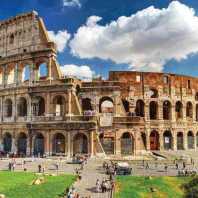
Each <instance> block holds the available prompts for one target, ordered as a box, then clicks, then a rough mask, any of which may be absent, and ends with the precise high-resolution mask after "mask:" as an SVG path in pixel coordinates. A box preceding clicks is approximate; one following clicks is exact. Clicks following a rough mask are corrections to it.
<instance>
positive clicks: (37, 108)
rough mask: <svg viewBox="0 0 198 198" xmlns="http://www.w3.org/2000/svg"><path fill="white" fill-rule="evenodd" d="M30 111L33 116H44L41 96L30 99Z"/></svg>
mask: <svg viewBox="0 0 198 198" xmlns="http://www.w3.org/2000/svg"><path fill="white" fill-rule="evenodd" d="M32 110H33V115H35V116H44V115H45V99H44V98H43V97H41V96H35V97H33V98H32Z"/></svg>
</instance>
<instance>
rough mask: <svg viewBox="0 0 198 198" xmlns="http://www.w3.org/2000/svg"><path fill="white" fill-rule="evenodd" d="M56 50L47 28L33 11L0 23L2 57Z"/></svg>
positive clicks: (0, 51) (0, 54)
mask: <svg viewBox="0 0 198 198" xmlns="http://www.w3.org/2000/svg"><path fill="white" fill-rule="evenodd" d="M46 48H52V49H53V48H54V49H55V45H54V43H53V42H51V41H50V40H49V38H48V35H47V31H46V28H45V26H44V23H43V21H42V19H41V18H39V17H38V14H37V13H36V12H35V11H33V12H30V13H26V14H21V15H18V16H16V17H13V18H10V19H8V20H5V21H1V22H0V57H1V58H4V57H9V56H12V55H18V54H22V53H28V52H35V51H41V50H44V49H46Z"/></svg>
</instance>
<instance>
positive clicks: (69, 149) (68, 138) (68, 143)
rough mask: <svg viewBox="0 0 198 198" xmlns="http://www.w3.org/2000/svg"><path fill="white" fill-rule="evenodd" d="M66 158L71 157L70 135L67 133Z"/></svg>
mask: <svg viewBox="0 0 198 198" xmlns="http://www.w3.org/2000/svg"><path fill="white" fill-rule="evenodd" d="M67 157H68V158H70V157H71V134H70V132H69V131H68V132H67Z"/></svg>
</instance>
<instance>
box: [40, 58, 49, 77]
mask: <svg viewBox="0 0 198 198" xmlns="http://www.w3.org/2000/svg"><path fill="white" fill-rule="evenodd" d="M47 75H48V65H47V63H46V62H42V63H40V64H39V65H38V77H39V79H40V80H44V79H46V77H47Z"/></svg>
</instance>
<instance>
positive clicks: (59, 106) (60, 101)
mask: <svg viewBox="0 0 198 198" xmlns="http://www.w3.org/2000/svg"><path fill="white" fill-rule="evenodd" d="M53 104H54V114H55V116H64V114H65V98H64V97H63V96H56V97H55V98H54V100H53Z"/></svg>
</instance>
